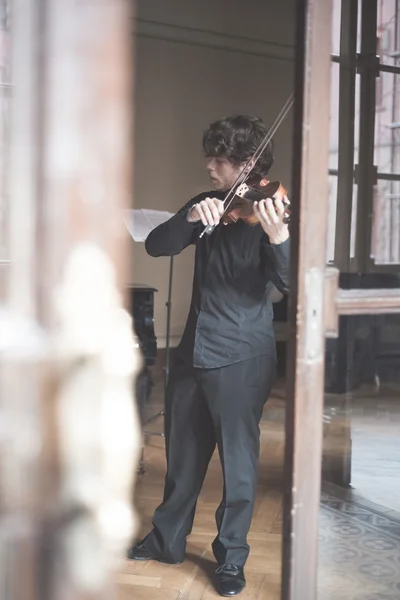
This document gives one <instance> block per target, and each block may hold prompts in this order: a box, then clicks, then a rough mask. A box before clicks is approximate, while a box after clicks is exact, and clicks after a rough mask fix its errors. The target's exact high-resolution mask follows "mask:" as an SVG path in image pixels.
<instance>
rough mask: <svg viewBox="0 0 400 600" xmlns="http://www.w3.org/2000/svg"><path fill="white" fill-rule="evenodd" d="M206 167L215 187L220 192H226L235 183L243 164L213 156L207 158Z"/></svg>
mask: <svg viewBox="0 0 400 600" xmlns="http://www.w3.org/2000/svg"><path fill="white" fill-rule="evenodd" d="M206 168H207V171H208V174H209V176H210V179H211V181H212V182H213V185H214V188H215V189H216V190H218V191H220V192H225V191H227V190H229V189H230V188H231V187H232V185H233V184H234V183H235V181H236V178H237V176H238V175H239V173H240V172H241V170H242V168H243V165H239V166H237V165H233V164H232V163H231V162H230V161H229V160H227V159H226V158H216V157H212V158H209V159H208V160H207V167H206Z"/></svg>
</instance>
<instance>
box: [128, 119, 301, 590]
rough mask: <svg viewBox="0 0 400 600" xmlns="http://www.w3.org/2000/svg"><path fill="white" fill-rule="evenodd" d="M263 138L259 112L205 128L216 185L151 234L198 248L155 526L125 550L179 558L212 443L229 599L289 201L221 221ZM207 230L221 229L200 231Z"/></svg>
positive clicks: (220, 573)
mask: <svg viewBox="0 0 400 600" xmlns="http://www.w3.org/2000/svg"><path fill="white" fill-rule="evenodd" d="M266 133H267V129H266V127H265V125H264V123H263V122H262V121H261V119H259V118H257V117H249V116H245V115H236V116H233V117H227V118H224V119H222V120H220V121H217V122H215V123H213V124H212V125H210V127H209V128H208V129H207V131H206V132H205V133H204V136H203V148H204V151H205V155H206V157H207V170H208V173H209V176H210V179H211V181H212V183H213V186H214V191H212V192H205V193H202V194H200V195H198V196H196V197H195V198H193V199H192V200H190V201H189V202H188V203H187V204H186V205H185V206H184V207H183V208H181V209H180V210H179V211H178V212H177V214H176V215H174V216H173V217H172V218H171V219H169V221H166V222H165V223H162V224H161V225H159V226H158V227H156V228H155V229H154V230H153V231H152V232H151V233H150V234H149V236H148V238H147V240H146V250H147V252H148V253H149V254H150V255H151V256H155V257H157V256H171V255H177V254H179V253H180V252H182V250H184V249H185V248H186V247H187V246H189V245H190V244H195V246H196V253H195V267H194V278H193V290H192V300H191V304H190V310H189V315H188V319H187V323H186V327H185V330H184V333H183V336H182V339H181V342H180V344H179V346H178V348H177V350H176V356H175V362H174V365H173V368H172V369H171V373H170V377H169V381H168V387H167V394H166V405H165V439H166V454H167V475H166V480H165V489H164V498H163V502H162V503H161V505H160V506H159V507H158V508H157V509H156V511H155V513H154V517H153V529H152V531H151V532H150V533H149V534H148V535H147V536H146V538H145V539H144V540H142V541H141V542H140V543H138V544H137V545H136V546H134V547H132V548H131V549H130V551H129V553H128V557H129V558H131V559H134V560H151V559H153V560H158V561H161V562H165V563H170V564H178V563H181V562H182V561H183V560H184V558H185V548H186V538H187V536H188V535H189V534H190V532H191V530H192V525H193V520H194V515H195V509H196V503H197V498H198V495H199V493H200V490H201V488H202V484H203V481H204V477H205V475H206V472H207V468H208V464H209V461H210V459H211V457H212V455H213V453H214V450H215V448H217V449H218V452H219V456H220V461H221V465H222V472H223V482H224V486H223V497H222V500H221V504H220V505H219V507H218V508H217V511H216V525H217V531H218V533H217V536H216V538H215V540H214V542H213V544H212V549H213V553H214V556H215V559H216V561H217V563H218V568H217V570H216V573H217V578H218V589H219V592H220V594H221V595H223V596H234V595H236V594H238V593H239V592H241V591H242V590H243V588H244V587H245V584H246V582H245V576H244V571H243V567H244V565H245V563H246V560H247V557H248V554H249V545H248V542H247V535H248V531H249V529H250V525H251V520H252V515H253V508H254V500H255V494H256V482H257V471H258V460H259V446H260V444H259V423H260V420H261V417H262V413H263V407H264V404H265V402H266V401H267V399H268V395H269V393H270V390H271V387H272V385H273V383H274V379H275V375H276V348H275V339H274V330H273V323H272V321H273V309H272V302H271V300H270V298H269V292H270V291H271V289H272V288H273V286H275V287H276V288H278V290H280V291H281V292H282V293H287V291H288V282H289V243H290V242H289V230H288V225H287V223H286V219H285V200H286V201H287V198H277V199H274V200H272V199H271V198H267V199H263V200H261V201H259V202H255V203H254V207H253V209H254V214H255V215H256V216H257V218H258V221H259V223H258V224H256V225H254V226H250V225H248V224H247V223H246V222H245V221H244V220H242V219H239V220H237V221H236V222H235V223H233V224H230V225H227V226H223V225H222V224H220V223H221V218H222V216H223V214H224V202H223V198H224V197H225V195H226V192H227V191H228V190H230V188H231V186H232V185H233V184H234V182H235V181H236V178H237V176H238V174H239V173H240V172H241V171H242V170H243V168H244V166H245V165H246V163H248V161H249V159H251V157H252V156H253V154H254V152H255V150H256V149H257V147H258V146H259V144H260V142H261V141H262V139H263V138H264V137H265V135H266ZM273 160H274V159H273V150H272V144H271V143H270V144H269V145H267V147H266V149H265V151H264V152H263V153H262V155H261V157H260V159H259V160H258V161H257V163H256V164H255V165H254V166H253V167H252V171H251V178H252V181H260V180H261V179H263V178H265V177H266V176H267V175H268V172H269V170H270V169H271V167H272V164H273ZM207 225H215V226H217V227H216V228H215V230H214V231H213V232H212V233H211V235H203V236H201V234H202V232H204V227H205V226H207ZM200 236H201V237H200Z"/></svg>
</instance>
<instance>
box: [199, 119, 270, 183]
mask: <svg viewBox="0 0 400 600" xmlns="http://www.w3.org/2000/svg"><path fill="white" fill-rule="evenodd" d="M267 131H268V129H267V127H266V126H265V124H264V122H263V121H262V119H260V118H259V117H253V116H248V115H233V116H230V117H224V118H223V119H220V120H219V121H215V122H214V123H212V124H211V125H210V126H209V128H208V129H207V130H206V131H205V132H204V134H203V149H204V153H205V155H206V157H207V158H209V157H216V158H226V159H227V160H229V161H230V162H232V163H233V164H234V165H239V164H241V163H243V162H246V161H248V160H249V158H251V156H252V155H253V154H254V152H255V150H256V149H257V146H258V145H259V143H260V142H261V140H262V139H263V138H264V137H265V135H266V133H267ZM273 152H274V149H273V142H272V140H271V142H270V143H269V144H268V146H267V148H266V149H265V150H264V152H263V154H262V155H261V156H260V158H259V160H258V162H257V164H256V166H255V167H254V169H253V171H252V174H253V175H256V176H260V177H265V176H266V175H267V174H268V172H269V170H270V169H271V167H272V165H273V163H274V154H273Z"/></svg>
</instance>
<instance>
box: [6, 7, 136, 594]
mask: <svg viewBox="0 0 400 600" xmlns="http://www.w3.org/2000/svg"><path fill="white" fill-rule="evenodd" d="M2 5H4V6H6V5H7V15H8V16H7V19H8V20H7V23H8V24H10V36H9V37H7V40H8V41H9V42H10V44H9V46H10V54H9V57H10V59H9V60H10V69H9V72H10V73H11V80H12V86H9V87H8V88H7V89H8V90H11V94H10V98H11V101H10V107H9V112H8V113H7V114H8V117H7V119H6V120H7V123H6V125H7V126H6V130H7V131H6V133H7V135H6V136H2V140H1V141H2V146H3V147H2V162H1V166H2V170H1V171H2V174H3V176H2V180H1V186H2V190H1V198H2V200H3V204H4V198H6V199H7V210H6V213H4V214H6V225H7V226H6V227H5V228H3V229H2V231H3V230H5V231H6V239H3V240H2V244H3V245H4V244H6V249H5V250H4V256H5V257H6V258H5V259H4V261H3V267H2V268H1V270H0V277H1V283H2V285H1V286H0V293H1V296H0V598H1V599H2V600H49V599H51V600H72V599H73V600H83V599H85V600H89V599H90V600H98V599H101V600H105V599H107V600H108V599H111V598H113V597H114V594H113V586H112V579H113V571H114V570H115V568H116V567H117V566H118V563H119V561H120V560H121V558H123V556H124V553H125V548H126V547H127V546H128V544H129V541H130V540H131V538H132V536H133V535H134V533H136V529H137V522H136V515H135V513H134V512H133V511H132V508H131V498H132V490H133V484H134V475H135V472H136V463H137V461H138V454H139V447H140V431H139V426H138V420H137V414H136V408H135V402H134V398H133V397H132V390H133V389H134V386H133V378H134V376H135V374H136V372H137V370H138V367H139V364H138V363H139V361H140V358H139V356H138V355H137V354H136V349H135V347H134V341H133V333H132V323H131V318H130V316H129V314H128V312H127V311H126V310H125V298H124V297H123V286H124V284H125V283H126V281H127V279H128V278H127V272H128V271H129V264H128V252H127V248H128V245H127V234H126V230H125V227H124V224H123V219H122V213H123V210H124V209H125V208H127V207H128V205H129V204H130V202H131V197H132V189H133V182H132V164H133V157H132V145H133V100H132V96H133V94H132V91H133V89H132V88H133V85H132V80H133V72H134V70H133V53H132V37H133V36H132V16H133V15H132V5H133V2H132V1H130V0H13V1H12V2H10V1H8V2H5V1H4V0H2ZM3 16H4V15H3ZM5 22H6V21H4V19H3V29H4V23H5ZM2 33H3V32H2ZM3 37H4V36H3ZM2 39H3V38H2ZM1 52H2V53H3V54H4V48H3V47H2V48H1ZM3 58H4V57H3ZM3 87H4V86H3ZM4 89H5V88H4ZM3 99H4V94H3V95H2V100H3ZM2 133H3V129H2ZM3 138H4V139H6V141H7V145H6V147H4V146H5V142H4V139H3ZM5 157H6V158H7V160H4V159H5ZM5 165H6V166H5ZM1 208H2V207H1V206H0V209H1ZM8 261H9V264H8ZM4 265H7V266H4Z"/></svg>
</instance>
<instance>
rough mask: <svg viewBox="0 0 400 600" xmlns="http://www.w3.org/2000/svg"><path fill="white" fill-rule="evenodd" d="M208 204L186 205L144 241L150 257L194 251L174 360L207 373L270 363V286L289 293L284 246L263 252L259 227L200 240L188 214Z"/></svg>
mask: <svg viewBox="0 0 400 600" xmlns="http://www.w3.org/2000/svg"><path fill="white" fill-rule="evenodd" d="M207 197H214V198H221V199H222V198H223V197H224V194H221V193H217V192H206V193H203V194H200V195H199V196H196V197H195V198H193V199H192V200H190V201H189V202H188V203H187V204H186V205H185V206H184V207H183V208H181V209H180V210H179V211H178V212H177V213H176V214H175V215H174V216H173V217H171V218H170V219H169V220H168V221H166V222H165V223H162V224H161V225H159V226H158V227H156V228H155V229H154V230H153V231H151V233H150V234H149V235H148V237H147V239H146V243H145V246H146V250H147V252H148V254H150V255H151V256H174V255H177V254H179V253H180V252H182V250H183V249H184V248H186V247H187V246H189V245H190V244H196V253H195V268H194V278H193V290H192V300H191V304H190V310H189V315H188V319H187V323H186V327H185V330H184V333H183V336H182V339H181V342H180V344H179V346H178V352H179V355H180V357H181V358H182V359H183V360H185V361H186V362H190V363H191V364H193V365H194V366H195V367H200V368H214V367H222V366H225V365H229V364H232V363H236V362H239V361H241V360H244V359H248V358H251V357H254V356H257V355H260V354H270V355H272V356H275V352H276V350H275V338H274V330H273V324H272V320H273V309H272V303H271V301H270V300H269V298H268V291H269V288H271V284H274V285H275V286H276V287H277V288H278V289H279V290H280V291H281V292H283V293H287V292H288V283H289V246H290V242H289V240H287V241H286V242H283V243H282V244H276V245H274V244H270V243H269V240H268V236H267V235H266V234H265V232H264V231H263V229H262V227H261V225H255V226H250V225H246V223H244V221H241V220H239V221H238V222H237V223H235V224H233V225H227V226H224V225H222V224H221V225H218V227H216V228H215V229H214V231H213V233H212V234H211V235H207V234H205V235H204V236H203V237H202V238H201V239H199V235H200V233H201V232H202V231H203V229H204V225H203V224H202V223H201V222H198V223H189V222H188V221H187V219H186V215H187V212H188V210H189V209H190V208H191V207H192V206H193V205H194V204H196V203H197V202H200V201H201V200H204V199H205V198H207Z"/></svg>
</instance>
